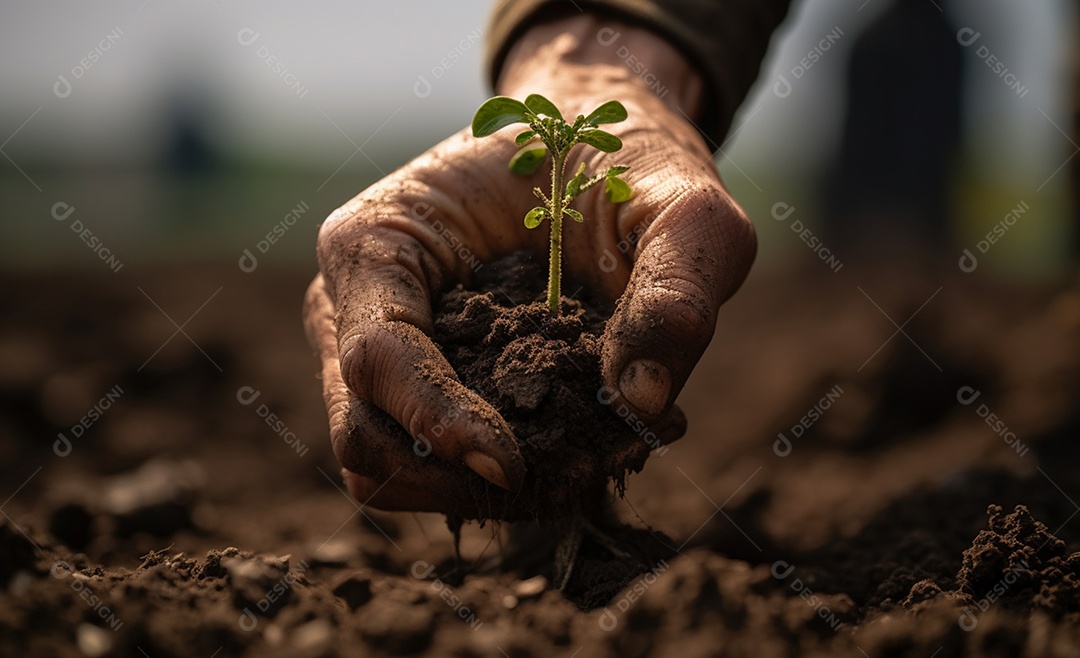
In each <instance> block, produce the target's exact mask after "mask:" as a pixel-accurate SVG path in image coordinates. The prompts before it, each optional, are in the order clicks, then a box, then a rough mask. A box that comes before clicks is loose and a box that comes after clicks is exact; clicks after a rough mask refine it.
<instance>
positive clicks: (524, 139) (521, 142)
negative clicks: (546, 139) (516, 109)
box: [514, 130, 536, 146]
mask: <svg viewBox="0 0 1080 658" xmlns="http://www.w3.org/2000/svg"><path fill="white" fill-rule="evenodd" d="M533 137H536V132H535V131H533V130H526V131H525V132H523V133H521V134H520V135H518V136H517V137H515V138H514V143H515V144H517V145H518V146H525V145H526V144H528V143H529V141H530V140H532V138H533Z"/></svg>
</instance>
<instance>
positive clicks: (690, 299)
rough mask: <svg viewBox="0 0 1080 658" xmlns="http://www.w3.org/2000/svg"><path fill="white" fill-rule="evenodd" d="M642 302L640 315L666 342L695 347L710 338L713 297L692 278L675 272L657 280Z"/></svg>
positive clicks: (712, 321)
mask: <svg viewBox="0 0 1080 658" xmlns="http://www.w3.org/2000/svg"><path fill="white" fill-rule="evenodd" d="M646 299H647V300H648V303H647V304H645V305H644V306H643V308H642V309H641V312H642V313H643V314H644V316H645V317H646V318H647V319H648V322H649V325H650V326H651V327H653V328H654V329H655V330H656V331H658V332H659V333H660V334H661V335H663V336H664V337H665V338H667V339H668V340H671V341H673V342H685V341H692V342H694V343H697V342H700V341H701V340H704V339H707V338H708V337H710V336H712V332H713V326H714V324H715V317H716V313H715V308H714V307H715V304H714V302H713V295H712V294H710V292H709V291H707V290H705V289H704V288H703V287H702V286H701V284H700V283H698V282H696V281H694V280H693V279H692V278H690V277H686V276H681V275H680V274H679V273H677V272H673V273H670V274H668V275H666V276H663V277H661V278H658V279H656V280H654V281H653V283H652V285H651V286H650V290H649V294H648V295H647V297H646ZM643 301H644V300H643Z"/></svg>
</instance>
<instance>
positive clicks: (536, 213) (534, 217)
mask: <svg viewBox="0 0 1080 658" xmlns="http://www.w3.org/2000/svg"><path fill="white" fill-rule="evenodd" d="M547 214H548V212H547V208H541V207H539V206H537V207H536V208H533V209H532V210H530V211H529V212H528V213H526V215H525V228H536V227H537V226H540V222H542V221H544V218H545V217H547Z"/></svg>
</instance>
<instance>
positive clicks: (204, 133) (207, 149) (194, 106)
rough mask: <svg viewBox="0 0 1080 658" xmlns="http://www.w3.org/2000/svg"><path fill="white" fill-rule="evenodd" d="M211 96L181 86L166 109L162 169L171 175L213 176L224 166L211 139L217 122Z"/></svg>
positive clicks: (169, 97) (170, 95) (188, 86)
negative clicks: (220, 166) (212, 108)
mask: <svg viewBox="0 0 1080 658" xmlns="http://www.w3.org/2000/svg"><path fill="white" fill-rule="evenodd" d="M210 98H211V96H210V95H209V94H208V93H206V92H202V91H197V90H196V89H195V88H194V87H192V86H191V85H178V87H177V88H176V89H174V90H173V91H172V92H171V93H170V94H169V95H168V101H167V103H166V107H165V125H164V134H165V143H164V152H163V154H162V156H163V157H162V162H161V168H162V170H163V173H164V174H166V175H170V176H181V177H185V178H187V177H194V176H200V175H206V174H211V173H214V170H215V169H216V168H217V167H218V165H219V164H220V163H221V156H220V154H219V152H218V149H217V146H216V144H214V142H213V140H212V139H211V136H210V132H211V126H212V125H213V122H214V117H213V111H212V110H211V107H210V106H211V103H210Z"/></svg>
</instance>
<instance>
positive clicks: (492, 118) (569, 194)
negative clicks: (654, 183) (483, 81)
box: [472, 94, 633, 315]
mask: <svg viewBox="0 0 1080 658" xmlns="http://www.w3.org/2000/svg"><path fill="white" fill-rule="evenodd" d="M624 119H626V108H625V107H623V105H622V103H620V102H618V101H608V102H606V103H604V104H603V105H601V106H600V107H598V108H596V109H595V110H593V111H592V112H591V113H590V114H589V115H588V116H585V115H583V114H579V115H578V116H577V118H576V119H574V122H573V123H568V122H567V121H566V120H565V119H563V116H562V113H561V112H559V110H558V108H556V107H555V104H554V103H552V102H551V101H549V100H548V99H546V98H544V97H543V96H541V95H540V94H531V95H529V97H528V98H526V99H525V102H524V103H522V102H521V101H518V100H514V99H513V98H507V97H506V96H496V97H494V98H491V99H488V100H487V101H485V102H484V104H483V105H481V106H480V108H479V109H478V110H476V115H475V116H473V120H472V132H473V136H475V137H484V136H487V135H490V134H492V133H494V132H496V131H498V130H501V129H502V128H505V127H506V126H510V125H513V124H516V123H524V124H527V125H528V126H529V128H528V130H525V131H524V132H522V133H520V134H519V135H518V136H517V138H516V139H515V140H514V141H515V143H516V144H517V145H518V146H519V147H521V148H520V150H518V152H517V153H515V154H514V156H513V157H512V158H510V171H512V172H514V173H515V174H520V175H523V176H527V175H529V174H532V173H533V172H535V171H536V170H537V169H539V168H540V166H541V165H543V164H544V162H545V161H546V160H547V158H548V156H549V155H550V156H551V161H552V165H551V194H550V196H549V195H547V194H544V191H543V190H541V189H540V188H539V187H537V188H534V189H533V194H535V195H536V197H537V198H538V199H540V200H541V201H542V202H543V205H542V206H537V207H535V208H533V209H532V210H530V211H529V212H528V213H526V215H525V227H526V228H530V229H533V228H536V227H537V226H539V225H540V224H541V223H542V222H543V221H544V220H545V219H546V220H548V221H549V222H550V231H551V261H550V265H549V268H548V291H547V292H548V307H549V308H550V309H551V313H552V314H553V315H558V313H559V295H560V285H561V278H562V220H563V217H569V218H570V219H573V220H574V221H576V222H583V221H585V218H584V217H582V215H581V213H580V212H578V211H577V210H574V209H573V208H571V207H570V202H571V201H573V200H574V198H575V197H576V196H578V195H579V194H581V193H582V192H585V191H586V190H588V189H589V188H591V187H593V186H595V185H598V184H599V183H600V182H601V181H603V182H604V187H605V189H604V194H605V195H606V196H607V198H608V200H609V201H611V202H612V203H622V202H623V201H627V200H629V199H630V197H631V196H633V193H632V192H631V190H630V186H629V185H627V184H626V181H624V180H623V179H621V178H619V174H622V173H624V172H625V171H626V170H627V169H629V167H625V166H622V165H617V166H614V167H611V168H609V169H608V170H607V171H606V172H604V173H601V174H596V175H594V176H591V177H589V176H586V174H585V163H584V162H582V163H581V165H580V166H579V167H578V169H577V172H576V173H575V174H574V175H573V176H572V177H570V178H569V179H567V177H566V159H567V156H569V155H570V150H571V149H572V148H574V146H576V145H578V144H588V145H589V146H592V147H595V148H597V149H600V150H601V151H604V152H605V153H614V152H615V151H618V150H619V149H621V148H622V140H620V139H619V138H618V137H616V136H615V135H612V134H611V133H609V132H605V131H603V130H600V129H599V128H598V126H600V125H602V124H605V123H618V122H620V121H623V120H624Z"/></svg>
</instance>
